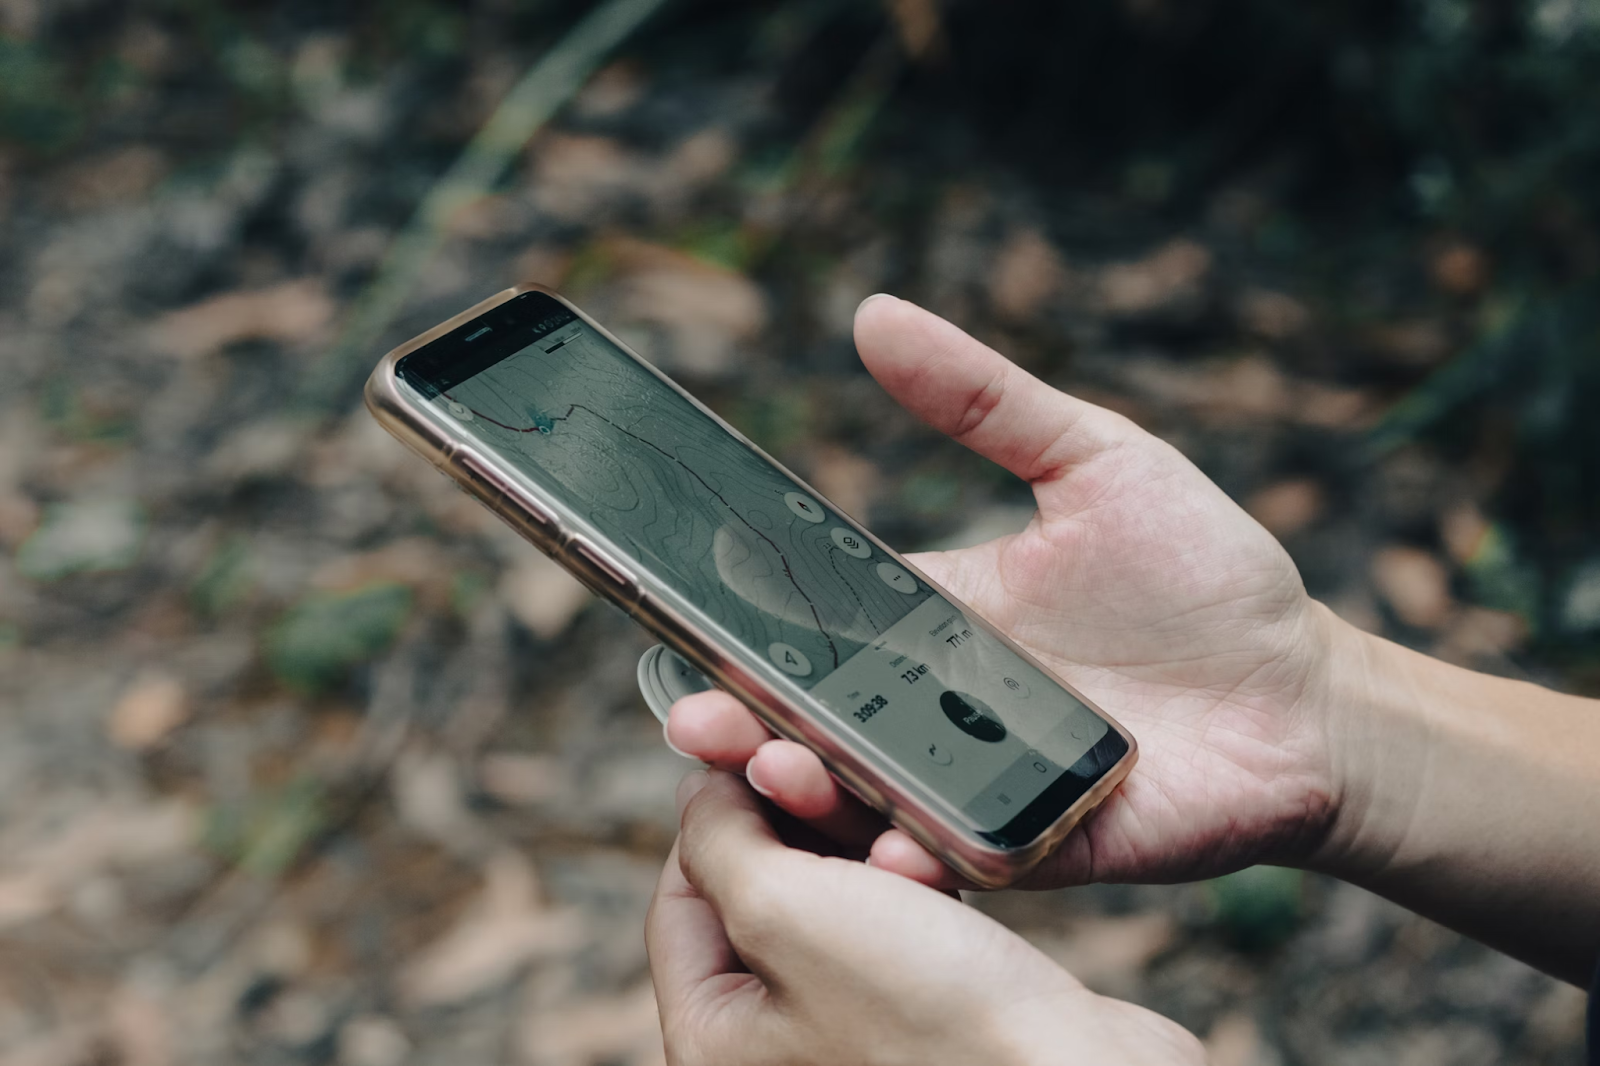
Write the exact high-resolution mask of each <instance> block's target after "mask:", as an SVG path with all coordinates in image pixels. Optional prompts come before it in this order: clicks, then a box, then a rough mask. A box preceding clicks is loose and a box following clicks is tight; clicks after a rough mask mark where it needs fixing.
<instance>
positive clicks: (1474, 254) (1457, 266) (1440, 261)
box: [1428, 241, 1489, 296]
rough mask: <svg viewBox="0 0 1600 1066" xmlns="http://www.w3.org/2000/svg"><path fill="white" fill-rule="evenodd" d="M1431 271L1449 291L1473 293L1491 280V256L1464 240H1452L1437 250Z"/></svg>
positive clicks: (1434, 279)
mask: <svg viewBox="0 0 1600 1066" xmlns="http://www.w3.org/2000/svg"><path fill="white" fill-rule="evenodd" d="M1428 272H1429V273H1430V274H1432V275H1433V283H1434V284H1435V285H1437V286H1439V288H1441V289H1443V290H1444V291H1445V292H1448V293H1454V294H1455V295H1457V296H1471V295H1473V294H1474V293H1478V292H1482V291H1483V289H1484V287H1485V286H1487V285H1488V284H1489V257H1488V256H1486V255H1484V254H1483V251H1482V250H1481V249H1479V248H1476V247H1474V246H1473V245H1470V244H1467V243H1466V242H1464V241H1452V242H1451V243H1449V244H1447V245H1445V246H1444V247H1443V248H1440V249H1439V250H1438V251H1437V252H1435V253H1434V255H1433V258H1432V260H1431V261H1430V262H1429V263H1428Z"/></svg>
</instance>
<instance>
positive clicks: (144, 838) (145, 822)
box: [0, 801, 199, 928]
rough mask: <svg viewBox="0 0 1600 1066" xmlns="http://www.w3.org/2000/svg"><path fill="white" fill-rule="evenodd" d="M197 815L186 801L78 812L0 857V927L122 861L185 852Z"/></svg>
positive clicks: (29, 916) (46, 908)
mask: <svg viewBox="0 0 1600 1066" xmlns="http://www.w3.org/2000/svg"><path fill="white" fill-rule="evenodd" d="M198 831H199V819H198V818H196V817H195V813H194V811H193V810H191V809H190V808H189V806H188V805H187V804H184V803H180V802H176V801H167V802H161V803H152V804H146V805H142V806H128V805H127V804H125V803H123V804H115V803H111V804H107V805H105V806H103V807H100V808H97V809H94V810H91V811H88V812H86V813H84V814H82V815H80V816H79V817H78V818H77V819H76V820H75V821H73V822H71V823H69V824H68V825H67V826H65V827H64V828H62V829H59V830H56V831H55V832H53V833H52V834H51V835H50V836H49V837H48V838H47V839H45V840H43V841H41V842H39V843H38V844H36V845H34V846H31V847H23V848H21V849H18V850H14V851H12V852H11V853H10V854H8V855H5V856H0V862H4V864H5V866H6V867H8V868H9V869H10V870H12V871H14V872H12V873H9V874H7V873H0V928H4V927H6V926H9V925H16V924H19V923H21V922H26V921H31V920H33V919H34V918H38V917H40V916H42V915H44V914H48V913H50V912H51V911H52V910H54V909H55V908H56V907H57V906H58V905H59V904H60V903H61V901H62V900H63V899H64V898H65V897H66V895H67V893H69V892H70V891H71V890H72V889H73V887H74V886H76V885H79V884H82V883H84V882H86V881H88V880H90V879H91V878H93V877H95V876H97V875H99V874H102V873H105V872H107V871H110V870H113V869H115V868H117V867H120V866H130V865H141V864H145V863H151V862H159V861H163V860H167V859H171V858H173V857H175V856H177V855H181V854H183V853H184V852H185V851H187V850H188V849H189V848H190V847H191V846H192V845H193V843H194V842H195V840H196V838H197V835H198Z"/></svg>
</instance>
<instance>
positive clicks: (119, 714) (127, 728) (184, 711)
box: [106, 670, 189, 751]
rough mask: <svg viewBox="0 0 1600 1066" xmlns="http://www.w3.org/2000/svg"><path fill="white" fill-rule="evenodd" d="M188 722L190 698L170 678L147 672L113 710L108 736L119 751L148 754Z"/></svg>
mask: <svg viewBox="0 0 1600 1066" xmlns="http://www.w3.org/2000/svg"><path fill="white" fill-rule="evenodd" d="M188 718H189V694H188V692H187V691H186V690H185V689H184V687H183V682H182V681H181V680H180V679H178V678H177V677H174V676H173V675H171V674H168V673H164V672H161V671H158V670H152V671H148V672H146V673H142V674H140V675H139V676H138V677H136V678H134V679H133V681H132V682H131V683H130V684H129V685H128V687H127V688H126V689H124V690H123V692H122V695H121V696H120V697H118V699H117V702H116V704H115V706H113V707H112V708H111V717H110V718H109V719H108V720H107V722H106V735H107V736H109V737H110V738H111V742H112V743H113V744H115V745H117V747H119V748H126V749H127V750H129V751H146V750H148V749H150V748H153V747H155V746H156V745H157V744H159V743H161V742H162V741H163V740H165V739H166V738H167V735H168V734H169V733H171V732H172V731H173V730H174V729H176V728H178V726H180V725H182V724H183V723H184V722H185V721H187V720H188Z"/></svg>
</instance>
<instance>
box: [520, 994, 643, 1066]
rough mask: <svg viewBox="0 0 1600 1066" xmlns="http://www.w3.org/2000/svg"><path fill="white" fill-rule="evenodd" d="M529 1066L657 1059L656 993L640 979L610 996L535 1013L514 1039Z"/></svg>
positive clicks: (640, 1062) (596, 1064) (586, 1065)
mask: <svg viewBox="0 0 1600 1066" xmlns="http://www.w3.org/2000/svg"><path fill="white" fill-rule="evenodd" d="M518 1043H519V1045H520V1050H521V1052H522V1056H523V1059H524V1061H526V1062H528V1063H529V1064H530V1066H600V1064H602V1063H611V1062H628V1063H632V1064H636V1066H646V1064H648V1063H656V1062H660V1061H662V1055H663V1052H662V1047H661V1022H660V1016H659V1014H658V1012H657V1010H656V997H655V991H654V990H653V989H652V988H651V986H650V982H649V981H645V982H642V983H641V984H638V985H636V986H634V987H633V988H632V989H630V990H629V991H627V992H623V993H621V994H620V995H614V996H594V997H589V998H586V999H581V1000H577V1001H575V1002H574V1001H572V1000H568V1001H566V1002H564V1003H560V1004H558V1005H556V1006H554V1007H552V1008H551V1009H548V1010H542V1011H536V1012H535V1013H533V1014H530V1015H529V1016H528V1017H527V1019H526V1020H525V1021H524V1022H523V1024H522V1027H521V1032H520V1038H519V1041H518Z"/></svg>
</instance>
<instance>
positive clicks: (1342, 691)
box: [1311, 627, 1600, 985]
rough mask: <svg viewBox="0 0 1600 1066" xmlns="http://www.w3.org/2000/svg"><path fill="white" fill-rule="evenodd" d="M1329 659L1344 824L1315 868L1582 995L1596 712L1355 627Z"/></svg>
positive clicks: (1596, 885)
mask: <svg viewBox="0 0 1600 1066" xmlns="http://www.w3.org/2000/svg"><path fill="white" fill-rule="evenodd" d="M1334 643H1335V646H1336V647H1338V648H1339V649H1340V650H1339V651H1338V653H1337V654H1336V655H1335V656H1334V657H1333V659H1332V660H1331V661H1332V664H1333V671H1334V673H1331V674H1330V676H1329V678H1328V691H1329V692H1330V694H1332V695H1333V696H1334V698H1333V700H1332V701H1331V702H1330V716H1329V723H1330V725H1329V728H1330V750H1331V752H1332V753H1333V760H1334V766H1333V770H1334V779H1335V780H1336V781H1338V782H1339V783H1340V787H1339V795H1338V804H1339V807H1338V810H1339V814H1338V816H1337V818H1336V820H1335V822H1334V826H1333V830H1332V832H1331V833H1330V835H1329V838H1328V840H1327V842H1326V843H1325V844H1324V846H1323V847H1322V848H1321V849H1319V851H1318V852H1317V854H1316V856H1315V857H1314V859H1313V862H1312V863H1311V865H1312V866H1313V867H1314V868H1317V869H1321V870H1323V871H1324V872H1327V873H1330V874H1332V875H1334V876H1336V877H1339V878H1341V879H1343V880H1347V881H1351V882H1353V883H1355V884H1358V885H1361V886H1363V887H1365V888H1368V889H1371V890H1372V891H1374V892H1377V893H1379V894H1381V895H1384V896H1386V897H1388V898H1389V899H1392V900H1394V901H1396V902H1398V903H1401V904H1403V905H1405V906H1407V907H1409V908H1411V909H1413V910H1415V911H1417V912H1418V913H1421V914H1424V915H1426V916H1428V917H1430V918H1433V919H1434V920H1436V921H1439V922H1441V923H1443V924H1445V925H1448V926H1451V927H1452V928H1454V929H1457V930H1459V931H1461V932H1463V933H1466V934H1467V935H1469V936H1472V937H1474V938H1475V939H1478V940H1481V941H1483V942H1484V943H1487V944H1490V945H1492V946H1494V947H1496V948H1498V949H1500V950H1502V951H1505V952H1507V953H1508V954H1511V955H1514V956H1516V957H1518V958H1521V959H1523V960H1524V961H1526V962H1529V963H1531V964H1533V965H1535V966H1537V967H1539V968H1540V969H1542V970H1545V971H1546V972H1548V973H1551V974H1554V975H1556V976H1558V977H1562V978H1565V979H1566V980H1569V981H1572V982H1574V983H1577V984H1581V985H1587V983H1588V981H1589V980H1590V978H1591V976H1592V975H1593V973H1594V969H1595V963H1596V958H1597V955H1600V701H1594V700H1585V699H1580V698H1578V697H1574V696H1566V695H1562V694H1560V693H1556V692H1551V691H1549V690H1547V689H1543V688H1539V687H1538V686H1535V685H1530V684H1526V683H1523V682H1518V681H1510V680H1506V679H1504V678H1496V677H1491V676H1488V675H1485V674H1478V673H1473V672H1472V671H1469V670H1463V669H1461V668H1459V667H1455V666H1450V665H1448V664H1446V663H1443V662H1440V661H1438V660H1436V659H1430V658H1428V657H1427V656H1424V655H1420V654H1417V653H1416V652H1412V651H1408V650H1407V649H1405V648H1401V647H1399V646H1398V645H1395V644H1392V643H1390V642H1388V641H1384V640H1381V639H1379V638H1376V637H1372V636H1369V635H1367V634H1361V633H1358V632H1357V631H1355V630H1354V629H1352V628H1349V627H1343V629H1342V630H1341V631H1338V632H1336V635H1335V637H1334Z"/></svg>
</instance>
